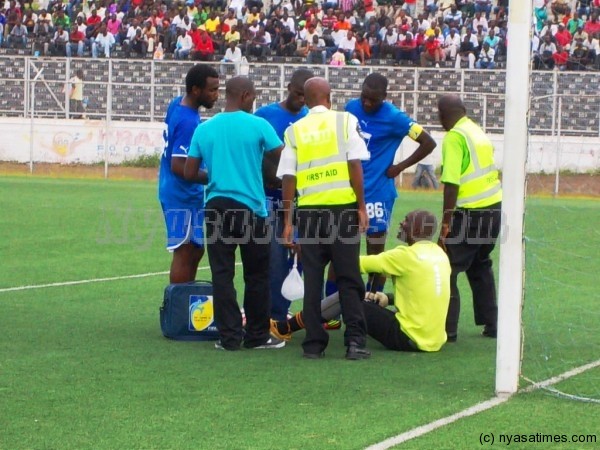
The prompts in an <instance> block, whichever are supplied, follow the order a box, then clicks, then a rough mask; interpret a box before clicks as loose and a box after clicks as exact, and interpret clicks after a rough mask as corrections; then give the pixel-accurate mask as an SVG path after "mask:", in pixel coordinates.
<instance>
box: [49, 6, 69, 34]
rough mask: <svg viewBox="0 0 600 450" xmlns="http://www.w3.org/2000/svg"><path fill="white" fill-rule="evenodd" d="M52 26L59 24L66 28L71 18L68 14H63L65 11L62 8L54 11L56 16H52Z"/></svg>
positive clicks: (56, 26)
mask: <svg viewBox="0 0 600 450" xmlns="http://www.w3.org/2000/svg"><path fill="white" fill-rule="evenodd" d="M53 21H54V27H55V28H58V26H59V25H60V26H61V27H62V28H63V30H68V29H69V28H70V27H71V20H70V19H69V16H65V12H64V11H63V10H62V9H58V10H57V11H56V17H54V20H53Z"/></svg>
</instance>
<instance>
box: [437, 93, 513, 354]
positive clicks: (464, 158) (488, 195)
mask: <svg viewBox="0 0 600 450" xmlns="http://www.w3.org/2000/svg"><path fill="white" fill-rule="evenodd" d="M438 110H439V119H440V123H441V124H442V126H443V127H444V129H445V130H446V131H447V132H448V133H447V134H446V136H445V137H444V142H443V144H442V163H443V165H442V178H441V181H442V183H444V211H443V218H442V227H441V230H440V237H439V241H438V244H439V245H440V246H441V247H442V248H444V249H445V250H446V252H447V253H448V257H449V259H450V265H451V267H452V274H451V276H450V305H449V308H448V316H447V318H446V333H447V335H448V341H449V342H455V341H456V339H457V331H458V318H459V315H460V293H459V291H458V287H457V277H458V274H459V273H460V272H466V274H467V279H468V280H469V285H470V286H471V291H472V292H473V308H474V312H475V323H476V324H477V325H483V326H484V328H483V335H484V336H487V337H490V338H495V337H496V330H497V321H498V307H497V305H496V285H495V280H494V272H493V270H492V260H491V259H490V254H491V253H492V250H493V249H494V246H495V245H496V240H497V238H498V235H499V233H500V218H501V202H502V186H501V184H500V180H499V178H498V169H497V168H496V166H495V164H494V146H493V144H492V143H491V141H490V140H489V138H488V137H487V136H486V135H485V133H484V131H483V130H482V129H481V128H480V127H479V126H478V125H477V124H476V123H475V122H473V121H472V120H471V119H469V118H468V117H467V111H466V108H465V105H464V104H463V102H462V100H461V99H460V98H459V97H458V96H455V95H444V96H443V97H441V98H440V99H439V101H438Z"/></svg>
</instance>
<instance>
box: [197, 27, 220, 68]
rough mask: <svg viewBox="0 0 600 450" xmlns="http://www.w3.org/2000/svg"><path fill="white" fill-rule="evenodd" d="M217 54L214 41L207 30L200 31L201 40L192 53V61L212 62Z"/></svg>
mask: <svg viewBox="0 0 600 450" xmlns="http://www.w3.org/2000/svg"><path fill="white" fill-rule="evenodd" d="M214 54H215V48H214V46H213V42H212V39H211V38H210V36H209V35H208V33H207V32H206V31H205V30H200V40H199V41H198V42H197V43H196V47H195V48H194V50H193V51H192V59H193V60H196V61H212V59H213V56H214Z"/></svg>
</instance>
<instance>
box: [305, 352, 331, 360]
mask: <svg viewBox="0 0 600 450" xmlns="http://www.w3.org/2000/svg"><path fill="white" fill-rule="evenodd" d="M302 357H303V358H306V359H321V358H324V357H325V352H320V353H306V352H304V353H303V354H302Z"/></svg>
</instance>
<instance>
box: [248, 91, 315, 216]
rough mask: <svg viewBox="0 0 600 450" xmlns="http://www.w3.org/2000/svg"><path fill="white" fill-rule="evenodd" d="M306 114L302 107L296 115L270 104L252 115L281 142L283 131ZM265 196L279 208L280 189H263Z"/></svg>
mask: <svg viewBox="0 0 600 450" xmlns="http://www.w3.org/2000/svg"><path fill="white" fill-rule="evenodd" d="M307 114H308V108H307V107H306V106H304V107H302V109H301V110H300V111H298V112H297V113H296V114H294V113H291V112H289V111H288V110H287V109H284V108H282V107H281V105H280V104H279V103H271V104H270V105H266V106H262V107H260V108H258V109H257V110H256V112H255V113H254V115H256V116H258V117H262V118H263V119H265V120H266V121H267V122H269V123H270V124H271V126H272V127H273V128H274V129H275V132H276V133H277V136H279V139H281V140H282V141H283V135H284V134H285V130H286V129H287V127H289V126H290V125H293V124H294V123H296V122H297V121H298V120H300V119H302V118H303V117H304V116H306V115H307ZM265 194H267V197H268V198H269V200H270V201H271V205H272V207H273V208H275V209H277V208H281V207H282V206H283V205H282V201H283V196H282V192H281V189H265Z"/></svg>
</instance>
